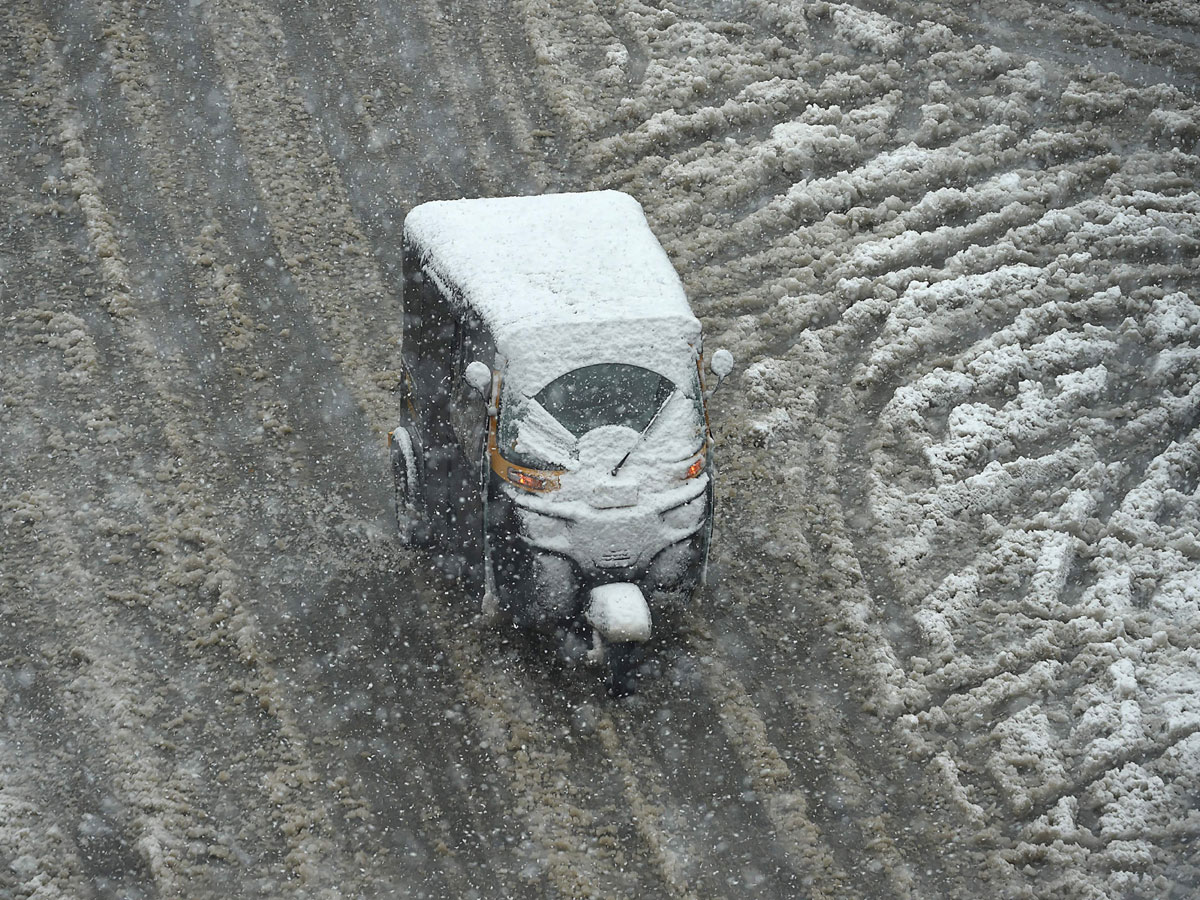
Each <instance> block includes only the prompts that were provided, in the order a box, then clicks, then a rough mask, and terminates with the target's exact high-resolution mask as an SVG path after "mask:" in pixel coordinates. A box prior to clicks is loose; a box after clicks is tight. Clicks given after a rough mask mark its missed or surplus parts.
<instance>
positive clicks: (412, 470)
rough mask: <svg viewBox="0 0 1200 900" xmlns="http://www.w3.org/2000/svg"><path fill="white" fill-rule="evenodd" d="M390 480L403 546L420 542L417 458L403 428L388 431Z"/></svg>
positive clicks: (410, 440) (421, 530)
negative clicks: (390, 460)
mask: <svg viewBox="0 0 1200 900" xmlns="http://www.w3.org/2000/svg"><path fill="white" fill-rule="evenodd" d="M391 444H392V447H391V449H392V483H393V487H394V491H395V498H396V527H397V530H398V531H399V533H400V542H401V543H402V544H404V545H405V546H415V545H419V544H422V543H423V541H422V540H421V538H422V534H423V531H424V529H423V528H422V527H421V521H420V519H421V516H420V494H419V488H418V484H417V459H416V453H415V452H414V448H413V442H412V436H411V435H410V434H409V433H408V429H407V428H397V429H396V430H395V431H393V432H392V442H391Z"/></svg>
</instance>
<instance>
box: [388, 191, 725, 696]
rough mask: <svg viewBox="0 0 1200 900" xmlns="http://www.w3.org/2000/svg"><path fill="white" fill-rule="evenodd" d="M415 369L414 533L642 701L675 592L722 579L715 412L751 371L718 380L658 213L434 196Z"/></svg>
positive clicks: (399, 448)
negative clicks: (651, 641)
mask: <svg viewBox="0 0 1200 900" xmlns="http://www.w3.org/2000/svg"><path fill="white" fill-rule="evenodd" d="M402 359H403V373H402V378H401V387H400V390H401V413H400V421H399V423H398V424H397V426H396V428H395V429H394V430H393V431H392V432H391V434H390V435H389V443H390V447H391V460H392V471H393V476H394V479H395V492H396V507H397V516H398V521H399V525H400V529H401V534H402V537H403V539H404V540H406V541H408V542H411V543H414V544H418V545H425V546H430V547H434V548H436V550H437V551H438V552H439V553H440V554H441V555H442V557H443V558H444V559H455V558H457V559H459V560H462V561H463V562H464V564H465V570H466V573H467V574H468V575H470V574H471V573H477V574H478V576H479V577H478V580H477V582H476V583H477V584H478V586H479V590H480V592H481V593H482V602H483V607H484V609H485V611H490V612H492V613H494V614H499V615H503V616H506V617H507V618H508V619H509V620H511V621H512V622H513V623H514V624H516V625H517V626H521V627H537V628H544V629H546V630H547V631H548V632H549V631H558V632H559V633H562V634H572V635H575V636H576V639H577V640H578V637H580V636H582V637H583V643H584V644H585V645H586V646H589V647H590V649H589V650H588V651H587V655H588V657H589V658H591V659H593V660H607V663H608V665H609V679H610V682H609V684H610V689H611V690H612V692H613V693H615V694H624V693H628V692H630V691H632V690H633V688H634V680H635V678H636V676H637V665H638V663H639V655H640V647H641V646H643V645H644V642H645V641H646V640H647V639H648V638H649V637H650V634H651V629H652V625H653V623H654V619H655V613H654V608H655V606H656V604H657V602H658V599H659V598H662V599H667V598H669V595H670V594H676V595H679V594H683V595H690V594H691V593H692V592H693V591H694V590H695V589H696V588H697V586H698V585H700V584H701V583H702V582H703V581H704V579H705V577H706V568H707V562H708V551H709V540H710V537H711V534H712V517H713V474H714V471H713V458H712V451H713V438H712V434H711V432H710V430H709V424H708V409H707V402H708V398H709V396H710V394H711V392H712V390H714V389H715V387H716V384H717V383H719V382H720V380H721V379H723V378H724V377H725V376H726V375H728V374H729V372H730V371H731V369H732V367H733V358H732V356H731V355H730V354H729V353H728V352H727V351H717V352H716V353H713V354H712V355H711V357H710V358H709V360H708V367H707V370H706V366H705V357H704V354H703V351H702V345H701V331H700V322H699V320H697V318H696V317H695V315H693V313H692V310H691V308H690V307H689V305H688V301H687V297H686V296H685V294H684V290H683V285H682V284H681V282H680V279H679V276H678V275H677V274H676V272H675V270H674V268H673V267H672V265H671V262H670V260H668V258H667V255H666V253H665V251H664V250H663V248H662V246H661V245H660V244H659V242H658V240H657V239H656V238H655V236H654V234H653V232H652V231H651V230H650V227H649V225H648V224H647V222H646V217H645V215H644V213H643V211H642V208H641V206H640V205H639V204H638V202H637V201H636V200H634V199H633V198H632V197H630V196H629V195H627V194H624V193H620V192H618V191H594V192H585V193H566V194H550V195H541V196H532V197H502V198H491V199H468V200H451V201H434V202H429V203H424V204H421V205H420V206H417V207H416V208H414V209H413V210H412V211H411V212H410V213H409V214H408V216H407V218H406V219H405V223H404V341H403V350H402ZM710 374H711V375H712V376H714V377H712V378H711V379H710V378H709V375H710ZM709 381H711V382H712V383H711V385H709V384H708V382H709ZM663 595H667V596H666V597H663Z"/></svg>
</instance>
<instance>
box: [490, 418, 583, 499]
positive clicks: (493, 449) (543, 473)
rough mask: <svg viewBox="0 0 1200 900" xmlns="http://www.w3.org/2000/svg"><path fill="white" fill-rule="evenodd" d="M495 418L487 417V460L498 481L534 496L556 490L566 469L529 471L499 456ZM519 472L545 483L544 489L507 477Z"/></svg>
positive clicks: (526, 467)
mask: <svg viewBox="0 0 1200 900" xmlns="http://www.w3.org/2000/svg"><path fill="white" fill-rule="evenodd" d="M496 418H497V417H496V416H488V444H487V447H488V460H489V463H490V465H491V467H492V471H493V472H495V473H496V474H497V475H499V476H500V480H501V481H503V482H504V483H505V484H511V485H512V486H513V487H519V488H521V489H522V490H525V491H530V492H531V493H534V494H545V493H549V492H550V491H556V490H558V486H559V484H558V479H559V477H560V476H561V475H562V474H563V472H565V471H566V469H531V468H529V467H528V466H518V465H517V464H516V463H511V462H509V461H508V460H507V459H505V458H504V457H503V456H501V454H500V446H499V444H498V443H497V442H496ZM510 471H512V472H520V473H521V474H522V475H527V476H529V477H530V478H536V479H538V480H539V481H542V482H545V484H546V487H544V488H540V489H539V488H534V487H529V486H528V485H526V484H521V483H520V482H516V481H513V480H512V479H511V478H510V477H509V472H510Z"/></svg>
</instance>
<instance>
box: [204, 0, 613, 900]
mask: <svg viewBox="0 0 1200 900" xmlns="http://www.w3.org/2000/svg"><path fill="white" fill-rule="evenodd" d="M208 14H209V15H210V16H212V17H213V18H211V19H210V20H209V21H210V28H211V29H212V30H213V32H214V39H215V40H217V41H218V49H217V55H218V58H219V59H220V60H221V62H222V65H223V66H224V67H225V69H226V83H227V86H228V87H229V89H230V94H231V107H232V109H233V111H234V116H235V118H236V119H238V121H239V129H240V131H241V134H242V140H243V143H244V145H245V147H246V151H247V153H248V156H249V161H250V167H251V170H252V171H255V172H256V173H257V175H256V177H258V178H259V180H260V184H262V185H263V188H262V190H263V199H264V203H265V204H266V208H267V216H268V220H269V221H270V222H271V224H272V227H273V231H274V233H275V234H276V240H277V241H278V242H279V243H280V245H281V246H280V252H281V255H282V256H283V257H284V259H285V263H287V264H288V265H289V267H292V264H291V263H290V262H288V260H289V258H295V257H298V256H299V254H297V253H296V252H295V250H293V249H292V248H291V247H290V246H289V240H290V239H292V238H293V235H292V233H291V232H294V231H295V230H297V229H303V228H304V225H305V219H304V215H303V210H304V208H305V207H304V206H303V205H301V206H299V207H298V208H294V209H293V208H289V209H287V210H286V212H285V209H284V207H283V205H282V202H281V197H283V198H286V197H287V196H288V194H289V193H299V191H300V189H299V187H298V186H297V185H288V186H286V189H285V190H284V191H279V192H277V191H276V190H274V189H273V188H272V187H271V185H272V181H271V178H270V175H269V173H272V172H274V171H278V170H280V169H282V168H284V167H285V166H286V165H288V164H289V163H290V165H291V168H292V169H293V170H294V169H296V168H299V167H297V166H296V165H295V162H294V161H291V160H285V159H281V158H278V156H279V151H278V149H276V148H275V147H273V146H271V145H269V144H267V143H266V142H265V141H264V140H263V138H262V130H261V129H262V128H263V126H264V124H266V125H268V126H269V125H270V124H271V123H272V122H273V121H274V120H273V117H274V116H278V114H279V113H278V110H281V109H287V108H289V107H290V108H292V114H293V117H294V118H292V119H290V120H289V121H288V122H283V121H280V122H278V128H277V129H276V131H277V133H286V132H287V129H289V128H292V129H294V128H295V127H296V123H298V122H300V123H306V124H307V123H310V120H309V119H308V117H307V115H306V114H304V113H303V112H302V111H301V110H298V109H296V108H295V107H296V106H297V102H296V101H294V100H292V99H290V98H289V97H287V96H286V95H285V96H276V97H275V98H273V102H272V103H271V104H270V105H269V106H268V105H266V100H267V98H268V97H270V93H269V90H270V86H271V85H289V84H291V83H292V82H291V79H290V76H289V75H288V74H287V72H286V70H285V69H284V68H283V64H282V62H275V63H273V65H272V67H271V77H270V79H269V81H264V80H263V79H262V78H261V76H259V77H256V78H255V80H257V82H258V84H257V90H256V92H255V94H254V96H253V97H249V96H243V95H242V92H244V91H245V90H246V88H247V86H248V84H249V83H250V82H251V80H252V77H253V76H252V75H251V72H252V71H254V70H252V69H251V68H250V66H251V63H252V62H253V63H254V65H257V64H258V61H259V60H261V59H262V58H264V57H271V58H273V57H272V54H271V53H270V52H269V51H266V50H265V49H263V50H261V51H258V50H255V49H250V48H248V47H247V46H246V44H245V42H243V41H239V42H238V46H237V47H234V46H232V45H231V44H227V45H226V46H223V47H222V46H219V44H220V41H221V38H220V36H219V35H220V34H222V33H233V32H234V31H238V30H237V29H234V28H233V27H232V24H231V23H229V22H226V21H225V20H224V18H223V16H224V15H225V13H224V12H214V11H211V10H210V11H209V13H208ZM230 14H236V15H238V16H250V15H253V17H254V20H255V21H258V20H261V19H262V18H263V17H267V19H268V21H267V27H266V31H267V33H268V35H270V36H273V37H271V40H274V41H280V40H281V39H282V32H281V30H280V29H279V25H278V23H277V21H276V20H275V19H274V18H272V17H270V16H269V14H268V13H266V12H265V11H263V10H254V11H253V13H251V10H250V9H249V8H248V7H244V6H242V7H238V9H237V11H236V13H233V12H231V13H230ZM240 33H242V34H251V33H253V31H252V30H251V29H248V28H243V29H240ZM275 90H278V89H277V88H276V89H275ZM243 104H245V107H244V108H243ZM254 104H259V105H258V106H256V107H255V109H256V112H255V113H253V114H252V113H251V112H250V108H251V107H252V106H253V105H254ZM308 127H312V126H311V124H309V125H308ZM291 140H292V142H293V144H294V147H295V149H294V151H293V152H295V154H296V155H297V156H298V157H305V156H310V155H311V156H315V157H316V163H317V167H318V168H322V167H325V166H326V165H327V163H326V159H327V158H326V157H325V156H324V151H323V149H322V147H321V145H320V142H319V141H318V140H317V139H316V138H315V137H314V136H312V135H307V136H306V135H297V136H292V137H291ZM302 171H303V170H301V172H302ZM295 174H296V175H300V174H301V173H295ZM324 181H325V183H326V184H328V183H333V184H334V185H338V184H339V181H338V180H337V176H336V173H334V172H331V171H330V172H327V173H326V174H325V178H324ZM318 190H320V187H319V186H318V185H316V184H314V185H313V186H312V188H311V192H312V193H316V192H317V191H318ZM324 193H326V194H328V195H329V196H330V197H331V198H332V200H333V202H337V198H338V197H340V195H341V191H340V189H339V190H337V191H328V190H326V191H325V192H324ZM335 210H338V211H341V210H344V213H341V212H338V213H337V218H335V221H337V219H338V218H340V216H341V215H342V214H344V215H345V216H347V217H349V216H350V215H351V214H350V211H349V207H348V204H346V203H345V201H344V200H342V201H340V202H338V205H337V206H336V207H335ZM297 212H300V213H301V214H300V215H299V216H298V217H297V216H296V213H297ZM288 214H290V215H292V216H293V219H292V220H291V221H290V222H285V221H283V217H284V216H285V215H288ZM347 230H349V229H347ZM314 260H315V257H314ZM295 274H296V280H297V281H298V282H301V274H300V273H298V272H297V273H295ZM373 283H374V281H372V284H373ZM314 306H318V304H317V303H316V302H315V301H314ZM354 339H355V338H354V336H353V332H352V331H351V330H350V329H339V330H337V331H336V332H334V333H331V335H330V340H331V343H332V344H333V346H334V347H335V348H337V349H338V350H339V351H340V355H342V356H343V358H345V359H349V358H350V351H349V349H348V348H347V346H346V345H347V344H348V343H353V341H354ZM361 340H363V341H365V340H367V338H366V336H363V337H362V338H361ZM352 371H353V370H352ZM355 374H357V375H358V377H356V378H352V390H354V391H356V392H362V393H367V394H368V396H366V397H362V398H361V400H360V403H361V405H362V406H363V407H364V408H365V409H367V410H369V412H370V413H371V417H372V419H373V421H375V422H376V423H377V424H382V422H386V420H383V419H382V416H380V417H379V418H376V416H375V412H376V411H377V410H379V409H382V408H383V407H384V403H383V401H382V399H381V398H379V397H377V396H375V395H374V392H370V393H368V389H369V387H370V382H369V381H368V379H367V378H365V377H363V375H362V374H361V373H355ZM381 420H382V421H381ZM432 619H433V624H434V626H435V627H436V628H438V629H439V630H442V631H443V633H442V635H441V640H440V642H439V643H440V644H441V645H442V646H445V647H450V648H453V658H454V659H455V660H456V661H457V662H458V665H457V666H456V674H457V676H458V679H459V682H460V683H461V685H462V690H463V691H464V693H465V695H466V696H467V698H468V699H470V700H471V701H472V704H473V708H475V707H478V708H479V710H480V713H479V715H480V716H481V718H480V719H479V721H480V725H479V727H480V728H481V729H482V730H483V732H484V734H485V735H492V736H493V738H492V739H489V741H488V744H489V746H490V747H492V749H493V752H497V750H498V752H499V757H500V759H501V760H504V761H505V762H506V763H507V769H508V772H509V773H510V778H511V779H512V783H513V791H514V794H515V796H516V798H517V805H518V807H519V808H523V811H524V816H523V818H524V819H525V821H526V822H527V823H528V825H527V827H528V828H529V830H530V832H531V833H532V834H534V835H536V836H537V844H536V846H537V847H539V848H542V850H543V852H546V853H548V854H549V859H550V863H549V865H548V867H547V871H548V873H549V877H551V878H552V880H553V882H554V883H555V884H557V885H558V886H559V888H560V889H561V890H562V891H564V892H565V893H566V894H567V895H568V896H593V895H594V896H603V889H602V888H601V887H598V886H596V885H597V884H599V885H603V884H605V883H613V882H614V880H616V879H617V874H616V869H615V868H614V867H613V865H612V863H611V862H609V861H608V860H607V859H606V854H604V853H601V854H600V855H599V856H598V857H596V858H594V859H593V858H592V857H591V856H590V855H589V856H583V855H579V854H580V851H579V850H577V849H575V848H577V847H580V846H581V845H583V844H585V843H586V842H584V841H582V840H581V838H580V836H579V835H578V834H576V832H575V831H574V828H575V825H574V824H573V823H574V822H575V821H576V817H577V815H578V813H577V812H573V811H572V810H573V809H578V807H574V806H568V805H566V804H565V803H564V802H563V800H562V799H561V798H560V797H559V796H558V793H557V792H558V790H559V788H558V787H554V786H555V785H569V784H570V783H571V779H572V774H571V770H570V768H569V760H568V759H567V758H565V757H564V756H562V754H561V753H560V752H559V751H557V750H556V749H554V740H553V738H552V737H551V736H550V735H548V734H546V733H544V732H542V731H540V730H539V729H537V728H536V726H535V723H534V722H532V721H529V720H528V718H527V717H524V716H523V713H522V710H523V709H524V703H525V701H524V699H523V697H522V694H523V691H522V689H521V688H520V687H519V686H518V685H517V684H516V683H515V682H514V681H513V680H512V677H511V675H510V674H508V673H507V672H504V671H502V670H494V669H492V668H491V664H490V663H488V662H486V661H485V660H484V659H482V658H481V657H482V651H481V650H480V649H479V646H478V644H477V643H475V642H474V641H472V640H470V639H469V638H468V637H467V636H465V635H464V634H462V633H460V631H459V630H458V628H456V626H457V624H458V615H457V614H456V613H454V612H452V611H451V610H449V609H445V610H443V611H442V612H441V613H440V614H438V613H435V614H434V615H433V617H432ZM460 627H461V626H459V628H460ZM447 629H450V630H449V631H447ZM479 672H489V673H490V674H489V676H488V680H487V681H486V682H481V681H480V676H479V675H478V674H477V673H479ZM485 711H486V712H485ZM505 731H507V733H508V736H505V737H501V736H500V735H502V734H503V732H505ZM514 734H516V735H520V736H521V739H520V741H519V743H515V744H514V743H513V738H512V737H511V736H512V735H514ZM522 745H525V747H526V748H527V749H521V747H522ZM547 784H548V785H551V786H552V787H551V788H550V789H547V787H546V786H545V785H547ZM581 799H582V798H577V802H578V801H579V800H581ZM583 816H584V818H585V819H587V818H589V817H594V816H595V813H594V812H588V811H587V810H586V809H585V810H584V811H583Z"/></svg>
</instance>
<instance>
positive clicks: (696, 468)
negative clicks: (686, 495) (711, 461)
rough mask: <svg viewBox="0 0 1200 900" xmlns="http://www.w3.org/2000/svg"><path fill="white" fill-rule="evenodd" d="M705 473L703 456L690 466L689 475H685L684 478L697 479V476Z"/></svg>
mask: <svg viewBox="0 0 1200 900" xmlns="http://www.w3.org/2000/svg"><path fill="white" fill-rule="evenodd" d="M703 471H704V457H703V456H701V457H699V458H698V459H697V460H696V461H695V462H694V463H692V464H691V465H690V466H688V468H687V474H685V475H684V476H683V477H684V478H695V477H696V476H697V475H699V474H700V473H701V472H703Z"/></svg>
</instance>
